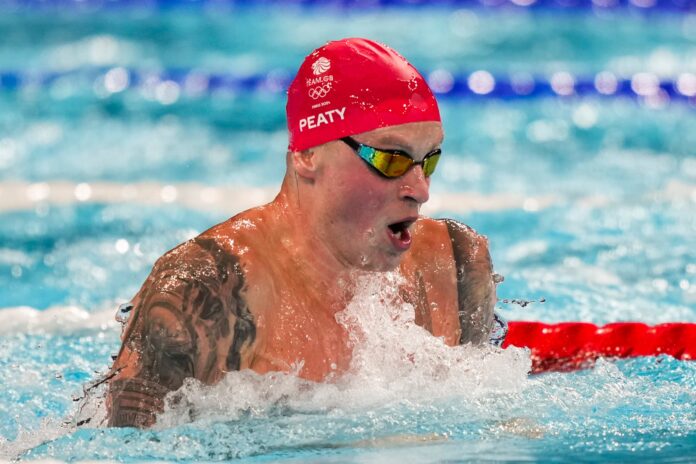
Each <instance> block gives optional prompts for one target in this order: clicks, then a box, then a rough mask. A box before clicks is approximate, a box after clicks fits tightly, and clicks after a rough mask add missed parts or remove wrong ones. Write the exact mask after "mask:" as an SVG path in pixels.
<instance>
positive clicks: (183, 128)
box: [0, 2, 696, 463]
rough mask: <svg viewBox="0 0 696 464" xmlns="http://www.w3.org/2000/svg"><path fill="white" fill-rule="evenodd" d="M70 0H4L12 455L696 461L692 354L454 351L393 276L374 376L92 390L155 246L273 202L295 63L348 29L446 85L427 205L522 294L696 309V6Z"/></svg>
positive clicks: (612, 309)
mask: <svg viewBox="0 0 696 464" xmlns="http://www.w3.org/2000/svg"><path fill="white" fill-rule="evenodd" d="M521 3H525V2H518V4H521ZM66 4H67V6H66ZM66 4H64V5H63V6H66V7H65V8H60V9H56V8H51V7H46V6H40V5H39V4H38V3H31V4H29V3H28V4H24V6H19V7H17V6H14V4H4V3H0V5H2V8H3V9H4V11H3V14H2V15H0V37H2V38H3V39H2V41H0V108H2V109H3V111H0V288H2V289H3V290H2V291H0V308H1V309H0V353H2V356H0V384H1V385H2V389H1V390H0V458H5V459H11V458H14V457H21V458H23V459H41V458H48V457H52V458H57V459H61V460H87V459H99V460H132V461H140V460H167V461H170V460H187V461H198V460H206V461H210V460H222V459H233V458H234V459H238V460H240V462H275V461H282V462H341V463H344V462H395V461H400V462H414V463H415V462H418V463H420V462H458V461H472V460H473V461H569V460H576V461H626V460H629V459H634V458H637V459H640V460H644V461H650V462H654V461H665V462H666V461H669V462H679V461H682V462H689V461H692V460H693V459H694V458H693V457H694V456H696V412H695V410H694V407H693V405H694V403H695V401H696V365H694V363H689V362H681V361H676V360H674V359H671V358H667V357H656V358H637V359H631V360H624V361H618V362H606V361H600V362H599V363H598V365H597V366H596V367H595V368H594V369H592V370H588V371H582V372H574V373H564V374H560V373H550V374H544V375H539V376H533V377H529V378H528V377H527V375H526V372H527V369H528V367H529V360H528V359H527V357H526V356H525V354H524V353H523V352H521V351H517V350H507V351H503V352H497V351H494V350H491V351H487V352H473V351H470V350H468V349H466V348H461V349H448V348H445V347H443V346H442V345H441V343H440V342H439V340H437V339H433V338H432V337H427V336H424V334H423V333H422V332H421V331H419V330H418V328H417V327H414V326H413V324H411V321H410V318H409V308H405V307H398V306H397V307H392V306H389V305H386V306H384V305H380V304H378V303H376V301H377V300H375V298H378V297H380V295H379V293H378V292H377V293H375V291H374V289H372V288H371V283H370V282H366V283H365V293H364V295H363V297H362V298H358V299H357V300H356V301H355V302H354V303H353V304H352V305H351V306H350V307H349V308H347V309H346V312H345V313H344V315H343V317H345V318H346V320H352V321H355V320H357V321H358V326H359V327H360V328H361V330H363V331H365V335H366V338H365V341H364V343H363V345H361V347H360V348H359V350H358V352H357V353H356V366H355V372H354V373H353V374H350V375H348V376H346V378H343V379H339V380H337V381H336V382H334V383H330V384H325V385H316V384H311V383H307V382H303V381H300V380H298V379H297V378H295V377H293V376H290V375H280V374H276V375H269V376H265V377H261V376H255V375H252V374H249V373H235V374H231V375H230V376H228V377H227V378H226V379H225V380H224V381H223V382H222V383H221V384H220V385H219V386H216V387H214V388H209V389H203V388H200V387H199V386H196V385H194V384H191V385H188V386H187V387H186V388H185V389H184V391H183V392H182V393H181V395H180V402H179V405H178V406H175V407H172V408H171V409H170V410H169V411H168V412H167V413H165V415H164V416H163V417H162V418H161V424H162V426H161V427H160V428H156V429H154V430H150V431H146V432H141V431H134V430H110V429H104V428H99V427H97V425H98V422H99V421H98V418H99V415H100V411H101V409H100V406H99V404H98V401H96V400H91V401H87V402H85V401H83V400H81V399H80V397H82V396H83V393H82V388H83V386H84V385H87V384H89V383H90V382H91V381H94V380H97V379H98V378H99V376H100V374H102V373H104V372H105V371H106V370H107V368H108V366H109V363H110V359H111V358H110V356H111V354H112V353H114V352H115V351H116V350H117V349H118V346H119V340H118V336H119V326H118V324H116V323H115V322H114V321H113V314H114V312H115V308H116V306H117V305H118V304H119V303H121V302H124V301H127V300H128V299H129V298H130V297H131V296H132V295H133V294H134V293H135V291H137V289H138V287H139V285H140V284H141V283H142V281H143V279H144V277H145V276H146V275H147V273H148V272H149V269H150V266H151V265H152V263H153V262H154V260H155V259H156V257H158V256H159V255H160V254H161V253H162V252H164V251H166V250H168V249H169V248H171V247H173V246H174V245H175V244H177V243H179V242H180V241H182V240H184V239H186V238H188V237H191V236H192V235H194V234H196V233H198V232H200V231H202V230H204V229H206V228H207V227H209V226H210V225H212V224H214V223H216V222H218V221H220V220H222V219H224V218H226V217H228V216H229V215H231V214H234V213H235V212H238V211H240V210H241V209H243V208H246V207H248V206H251V205H253V204H257V203H260V202H262V201H266V200H269V199H270V198H272V195H273V194H274V193H275V189H276V188H277V185H278V183H279V181H280V179H281V176H282V174H283V163H282V162H281V159H282V157H283V153H284V150H285V146H286V143H287V141H286V134H285V127H284V95H283V85H284V83H285V82H287V79H289V78H291V77H292V72H293V71H294V67H295V66H297V64H298V63H299V62H300V61H301V59H302V58H303V57H304V55H305V54H306V53H308V52H309V51H310V50H312V49H313V48H314V47H316V46H317V45H319V44H321V43H322V42H324V41H326V40H328V39H332V38H336V37H344V36H360V35H363V36H368V37H370V38H373V39H376V40H381V41H384V42H386V43H388V44H390V45H392V46H394V47H395V48H396V49H397V50H399V51H401V52H402V53H403V54H404V55H405V56H406V57H407V58H409V59H410V60H411V61H412V62H413V63H414V64H415V65H416V66H417V67H418V68H419V69H422V70H423V71H424V73H425V74H427V77H428V78H429V79H430V80H431V83H433V85H434V86H435V87H437V89H439V91H440V94H441V101H442V112H443V118H444V121H445V130H446V134H447V135H446V140H445V144H444V147H443V149H444V152H445V153H446V156H445V157H443V160H442V167H443V169H441V170H440V172H439V173H438V174H437V175H436V176H435V178H434V179H433V187H432V199H431V201H430V202H429V203H428V205H427V208H426V211H425V212H426V213H428V214H431V215H434V216H438V217H446V216H449V217H455V218H457V219H460V220H462V221H464V222H466V223H468V224H470V225H472V226H473V227H475V228H476V229H477V230H479V231H480V232H481V233H483V234H485V235H487V236H488V237H489V240H490V243H491V250H492V254H493V259H494V263H495V267H496V271H497V272H498V273H500V274H503V275H504V276H505V281H504V282H503V283H502V284H501V285H500V286H499V288H498V294H499V298H500V299H501V301H500V302H499V304H498V305H497V306H498V308H499V310H500V312H501V313H502V314H503V315H504V316H505V317H507V318H508V319H511V320H542V321H548V322H557V321H567V320H580V321H588V322H594V323H598V324H601V323H607V322H613V321H625V320H636V321H643V322H646V323H649V324H656V323H661V322H669V321H688V322H696V252H695V250H696V157H694V154H695V153H694V148H693V147H694V146H696V133H695V132H694V131H693V130H692V129H691V128H692V127H693V125H694V120H695V115H696V113H695V112H694V97H693V95H694V94H696V84H694V80H695V79H696V77H694V74H696V15H694V14H693V13H692V14H688V13H685V12H684V11H682V12H675V11H665V10H663V9H659V8H658V9H655V10H654V11H653V10H650V9H646V8H643V9H641V8H639V7H635V4H633V5H634V7H626V8H604V9H602V8H600V7H599V6H598V5H599V3H596V4H595V8H594V9H591V8H572V9H563V10H559V9H558V8H532V9H525V8H522V7H515V6H514V5H509V6H510V7H509V8H499V7H494V6H491V7H488V8H484V7H480V6H479V7H477V6H475V5H473V3H466V2H461V3H459V2H452V5H449V6H444V5H439V6H435V7H426V6H417V7H408V6H403V5H402V6H391V7H388V8H378V7H369V8H357V9H346V8H339V9H332V8H326V7H320V6H316V5H315V6H312V7H307V6H303V5H296V6H294V7H292V8H282V9H279V8H277V9H272V8H268V7H265V6H263V5H262V6H254V5H242V6H237V5H233V6H230V4H229V3H225V2H218V3H215V2H208V3H203V4H193V5H186V4H179V5H175V6H173V7H170V6H167V5H168V4H167V5H165V6H164V7H163V6H162V5H161V4H157V3H152V4H149V5H148V6H147V7H136V6H134V5H132V4H131V5H123V4H120V5H119V4H116V5H113V4H112V5H109V4H105V5H106V6H104V7H99V4H98V3H93V2H82V3H79V4H78V3H70V2H66ZM687 6H688V5H687ZM472 76H474V77H472ZM612 79H613V80H612ZM656 79H657V84H656ZM491 80H493V81H491ZM491 82H493V87H492V88H491ZM660 82H662V83H663V85H662V86H661V85H659V83H660ZM612 83H614V84H615V88H614V90H613V91H610V90H611V89H612V85H611V84H612ZM506 89H507V90H506ZM692 91H693V93H692ZM388 278H392V276H388ZM375 295H377V296H375ZM381 296H385V295H381ZM388 296H389V295H386V297H387V298H386V299H387V300H388ZM503 299H526V300H535V301H538V300H540V299H544V300H545V302H544V303H539V302H535V303H532V304H531V305H528V306H525V307H520V306H518V305H514V304H506V303H504V302H503V301H502V300H503ZM385 318H386V319H385ZM387 319H388V320H387ZM393 319H395V320H397V321H398V323H397V324H394V322H393ZM389 321H391V322H389ZM405 352H416V353H418V358H417V359H415V361H414V362H411V361H409V362H408V363H405V362H404V359H403V354H404V353H405ZM366 354H369V356H367V355H366ZM96 390H98V388H97V389H96ZM92 397H98V394H97V393H94V394H92ZM74 399H75V400H76V401H74ZM78 407H83V410H82V412H76V410H77V408H78ZM89 417H94V418H95V419H93V420H92V421H91V422H89V423H86V424H84V425H83V426H82V427H79V428H78V427H76V424H77V423H78V422H80V421H82V420H85V418H89Z"/></svg>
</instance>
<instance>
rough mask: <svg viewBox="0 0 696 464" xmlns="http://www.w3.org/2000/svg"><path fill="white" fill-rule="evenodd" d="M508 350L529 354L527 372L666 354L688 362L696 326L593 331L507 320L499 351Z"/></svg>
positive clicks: (695, 353)
mask: <svg viewBox="0 0 696 464" xmlns="http://www.w3.org/2000/svg"><path fill="white" fill-rule="evenodd" d="M508 346H517V347H526V348H529V349H530V350H531V356H532V373H542V372H548V371H572V370H577V369H584V368H589V367H592V366H593V365H594V363H595V361H596V360H597V359H598V358H600V357H605V358H632V357H637V356H659V355H669V356H672V357H674V358H676V359H681V360H694V359H696V323H688V322H672V323H666V324H658V325H654V326H650V325H647V324H644V323H642V322H615V323H611V324H607V325H603V326H598V325H595V324H591V323H589V322H560V323H556V324H545V323H543V322H534V321H510V322H509V323H508V334H507V338H506V339H505V342H504V343H503V348H506V347H508Z"/></svg>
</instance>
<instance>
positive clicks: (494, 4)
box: [0, 0, 696, 12]
mask: <svg viewBox="0 0 696 464" xmlns="http://www.w3.org/2000/svg"><path fill="white" fill-rule="evenodd" d="M3 6H10V7H28V8H37V7H49V8H54V7H58V8H62V7H71V6H72V7H76V8H78V9H89V10H93V9H101V8H112V7H126V8H132V7H135V8H148V9H168V8H181V7H184V8H185V7H225V8H229V7H257V6H258V7H284V6H290V7H293V6H296V7H307V8H360V9H374V8H385V7H387V8H388V7H398V8H421V7H446V8H452V7H455V8H456V7H459V8H462V7H466V8H534V9H536V8H539V9H551V10H575V9H592V10H613V9H631V10H637V11H660V10H664V11H681V12H684V11H696V0H0V9H1V8H2V7H3Z"/></svg>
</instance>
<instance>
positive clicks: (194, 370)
mask: <svg viewBox="0 0 696 464" xmlns="http://www.w3.org/2000/svg"><path fill="white" fill-rule="evenodd" d="M243 288H244V278H243V274H242V271H241V267H240V266H239V263H238V260H237V258H236V257H235V256H233V255H230V254H228V253H226V252H225V251H223V250H222V249H221V248H220V247H218V246H217V245H216V244H215V242H214V241H213V240H205V239H196V240H194V241H191V242H188V243H187V244H185V245H182V247H179V248H178V249H175V250H174V251H173V252H170V253H168V254H167V255H165V256H164V257H162V258H161V259H160V260H159V261H158V262H157V264H156V265H155V268H154V269H153V272H152V274H151V275H150V277H149V278H148V279H147V281H146V282H145V284H144V286H143V288H142V289H141V291H140V292H139V293H138V296H137V297H136V299H135V300H134V303H135V305H136V306H135V309H134V310H133V311H134V314H133V315H132V320H131V321H129V324H128V328H127V330H126V333H125V334H124V338H123V346H122V348H121V352H120V353H119V355H118V357H117V359H116V361H115V362H114V365H113V367H112V372H111V373H112V375H113V377H112V379H111V380H110V383H109V391H108V395H107V410H108V424H109V425H110V426H115V427H125V426H134V427H148V426H150V425H152V424H153V423H154V422H155V419H156V415H157V413H159V412H161V411H162V410H163V408H164V397H165V395H166V394H167V393H168V392H170V391H174V390H177V389H178V388H179V387H181V385H182V384H183V382H184V380H185V379H186V378H189V377H193V378H196V379H198V380H200V381H201V382H204V383H207V384H212V383H214V382H216V381H217V380H219V378H220V377H221V375H222V373H223V372H225V371H231V370H237V369H239V367H240V363H241V359H242V357H243V352H244V351H248V349H249V345H251V344H252V343H253V340H254V337H255V324H254V320H253V318H252V317H251V314H250V313H249V311H248V310H247V307H246V303H245V301H244V295H243V292H242V291H243Z"/></svg>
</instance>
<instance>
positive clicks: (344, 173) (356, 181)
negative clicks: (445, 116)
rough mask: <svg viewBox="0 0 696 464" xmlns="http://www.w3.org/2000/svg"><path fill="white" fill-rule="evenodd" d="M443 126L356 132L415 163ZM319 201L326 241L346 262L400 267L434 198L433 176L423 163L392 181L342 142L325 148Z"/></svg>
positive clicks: (439, 140) (370, 267)
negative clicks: (425, 207)
mask: <svg viewBox="0 0 696 464" xmlns="http://www.w3.org/2000/svg"><path fill="white" fill-rule="evenodd" d="M442 138H443V131H442V124H440V123H439V122H417V123H409V124H402V125H399V126H392V127H385V128H381V129H377V130H374V131H371V132H366V133H363V134H357V135H354V136H353V139H355V140H356V141H357V142H359V143H361V144H364V145H368V146H371V147H375V148H380V149H384V150H400V151H403V152H406V153H408V154H409V155H410V156H411V157H412V158H413V159H414V160H415V161H422V160H423V158H424V157H425V156H426V155H427V154H428V153H431V152H432V151H433V150H434V149H436V148H438V147H439V146H440V144H441V143H442ZM317 155H318V157H319V160H318V163H319V164H320V171H319V176H318V177H317V179H316V182H317V188H318V189H317V194H318V195H320V197H319V198H318V199H317V204H318V206H319V208H320V210H321V211H320V217H321V218H322V232H323V235H324V236H323V240H325V241H326V242H327V243H328V244H329V245H330V246H331V248H332V249H333V250H334V251H335V252H336V253H337V255H338V257H339V259H340V260H341V261H343V262H345V263H346V264H349V265H351V266H354V267H358V268H360V269H365V270H373V271H387V270H391V269H394V268H396V267H397V266H398V265H399V263H400V261H401V258H402V256H403V254H404V252H406V251H407V250H408V249H409V248H410V245H411V229H412V224H413V222H415V220H416V219H417V218H418V213H419V210H420V206H421V205H422V204H423V203H425V202H426V201H428V197H429V189H430V178H429V177H425V176H424V174H423V168H422V167H421V166H414V167H412V168H411V169H409V170H408V171H407V172H406V174H404V175H403V176H401V177H397V178H392V179H388V178H385V177H383V176H380V175H379V174H378V173H377V172H376V171H375V170H374V169H373V168H371V167H370V166H368V165H367V163H365V162H364V161H363V160H362V159H361V158H360V157H359V156H358V155H357V154H356V153H355V151H354V150H353V149H352V148H350V147H349V146H348V145H346V144H345V143H344V142H341V141H334V142H331V143H328V144H326V145H324V146H322V147H321V149H320V150H319V152H318V153H317Z"/></svg>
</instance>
